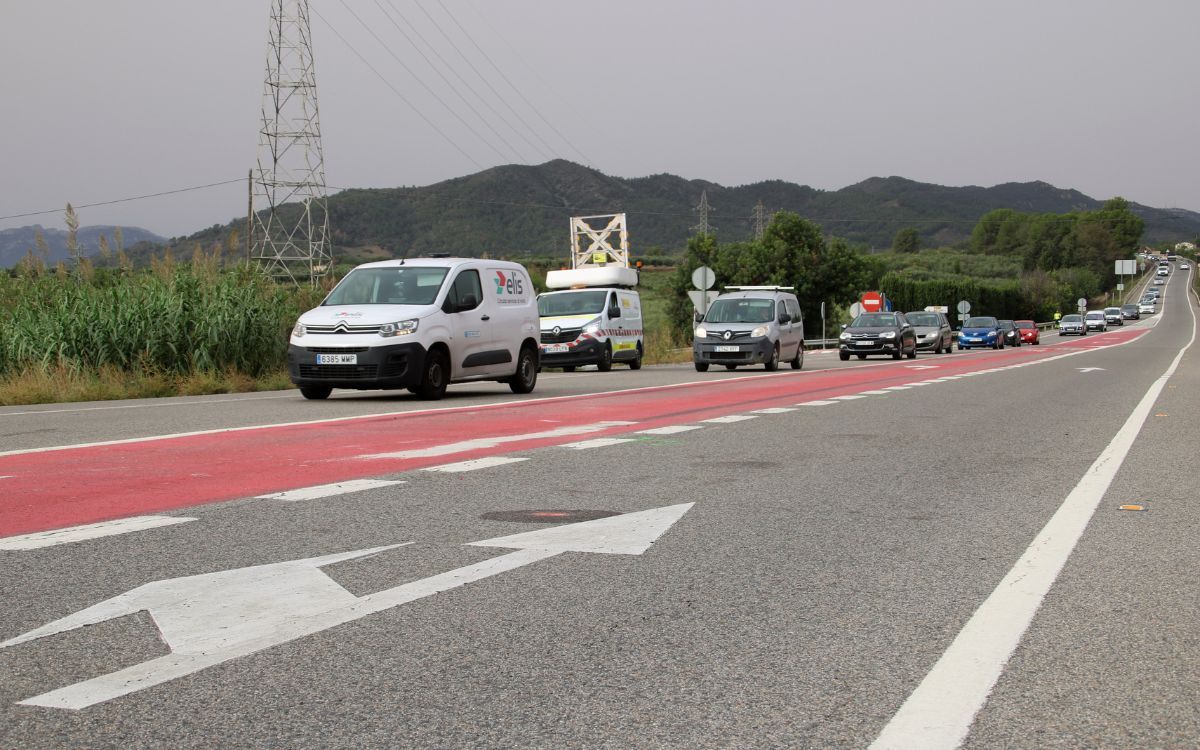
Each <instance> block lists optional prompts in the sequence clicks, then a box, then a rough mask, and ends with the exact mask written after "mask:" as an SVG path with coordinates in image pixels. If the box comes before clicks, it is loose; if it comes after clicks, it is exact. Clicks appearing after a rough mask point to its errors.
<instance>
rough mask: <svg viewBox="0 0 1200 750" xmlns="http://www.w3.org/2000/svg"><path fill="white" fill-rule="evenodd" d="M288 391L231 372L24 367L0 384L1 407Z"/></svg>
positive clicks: (280, 384) (271, 377)
mask: <svg viewBox="0 0 1200 750" xmlns="http://www.w3.org/2000/svg"><path fill="white" fill-rule="evenodd" d="M291 387H292V384H291V381H290V380H289V379H288V376H287V372H286V371H279V372H269V373H264V374H263V375H261V376H260V377H258V378H253V377H250V376H249V375H246V374H244V373H241V372H237V371H235V370H228V371H224V372H197V373H191V374H186V375H177V374H173V373H164V372H157V371H151V370H146V371H141V372H127V371H124V370H120V369H117V368H115V367H104V368H101V369H100V370H99V371H97V372H90V373H87V372H80V371H77V370H72V369H70V368H68V367H63V366H54V367H28V368H25V369H24V370H21V371H20V372H17V373H13V374H10V375H7V376H5V377H2V378H0V406H15V405H18V404H51V403H60V402H67V401H111V400H117V399H127V398H161V397H163V396H204V395H208V394H213V393H245V392H249V391H269V390H282V389H285V388H291Z"/></svg>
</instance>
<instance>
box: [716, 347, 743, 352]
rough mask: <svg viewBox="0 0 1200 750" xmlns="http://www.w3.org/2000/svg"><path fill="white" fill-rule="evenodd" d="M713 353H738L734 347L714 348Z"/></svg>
mask: <svg viewBox="0 0 1200 750" xmlns="http://www.w3.org/2000/svg"><path fill="white" fill-rule="evenodd" d="M713 351H714V352H736V351H738V348H737V347H736V346H714V347H713Z"/></svg>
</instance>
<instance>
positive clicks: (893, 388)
mask: <svg viewBox="0 0 1200 750" xmlns="http://www.w3.org/2000/svg"><path fill="white" fill-rule="evenodd" d="M883 390H885V391H909V390H912V386H911V385H893V386H891V387H889V388H884V389H883Z"/></svg>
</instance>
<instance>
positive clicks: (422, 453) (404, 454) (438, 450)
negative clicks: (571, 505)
mask: <svg viewBox="0 0 1200 750" xmlns="http://www.w3.org/2000/svg"><path fill="white" fill-rule="evenodd" d="M632 424H636V422H596V423H594V424H581V425H571V426H569V427H557V428H555V429H553V430H545V431H543V432H526V433H522V434H520V435H497V436H495V437H485V438H475V439H474V440H463V441H461V442H458V443H447V444H445V445H434V446H430V447H429V448H416V449H414V450H407V451H395V452H394V453H370V454H367V455H363V456H359V458H365V459H375V458H436V457H438V456H449V455H452V454H455V453H466V452H467V451H476V450H485V449H488V448H495V447H497V446H500V445H504V444H505V443H518V442H521V441H522V440H544V439H546V438H557V437H566V436H569V435H586V434H587V433H589V432H600V431H601V430H607V429H609V428H610V427H626V426H628V425H632Z"/></svg>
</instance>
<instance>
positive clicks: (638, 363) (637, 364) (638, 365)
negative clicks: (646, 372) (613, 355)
mask: <svg viewBox="0 0 1200 750" xmlns="http://www.w3.org/2000/svg"><path fill="white" fill-rule="evenodd" d="M642 356H643V354H642V342H640V341H639V342H638V345H637V356H636V357H634V358H633V359H631V360H629V369H630V370H640V369H642Z"/></svg>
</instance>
